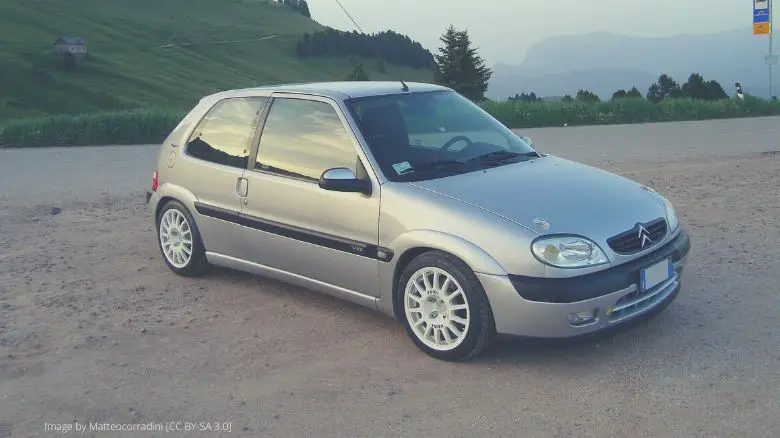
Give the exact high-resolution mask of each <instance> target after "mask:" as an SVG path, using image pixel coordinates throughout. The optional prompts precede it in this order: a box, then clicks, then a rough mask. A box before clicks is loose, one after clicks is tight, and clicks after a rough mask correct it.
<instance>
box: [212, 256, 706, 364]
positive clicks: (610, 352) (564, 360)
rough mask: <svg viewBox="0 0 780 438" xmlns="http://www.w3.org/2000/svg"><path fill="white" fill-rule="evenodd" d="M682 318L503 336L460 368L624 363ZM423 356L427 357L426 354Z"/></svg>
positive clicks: (362, 318)
mask: <svg viewBox="0 0 780 438" xmlns="http://www.w3.org/2000/svg"><path fill="white" fill-rule="evenodd" d="M205 278H206V279H210V280H213V281H218V282H224V281H226V282H229V283H232V284H237V285H242V286H247V287H259V288H260V289H261V290H259V291H258V292H260V293H262V294H268V295H270V296H273V297H282V298H284V299H285V300H287V299H289V301H290V303H295V304H296V305H300V306H302V307H311V308H316V309H318V311H320V312H322V311H326V312H332V313H333V314H334V315H343V314H349V315H350V318H349V320H348V323H349V324H355V323H357V324H366V325H368V326H370V327H372V328H376V329H378V330H392V331H397V334H402V333H403V331H404V329H403V325H402V323H401V322H400V321H395V320H394V319H393V318H390V317H388V316H386V315H384V314H382V313H380V312H377V311H376V310H373V309H370V308H366V307H363V306H361V305H358V304H355V303H351V302H349V301H346V300H342V299H339V298H335V297H331V296H330V295H327V294H323V293H319V292H316V291H311V290H309V289H306V288H302V287H298V286H295V285H290V284H288V283H285V282H283V281H279V280H275V279H272V278H268V277H263V276H258V275H255V274H251V273H246V272H243V271H237V270H233V269H229V268H222V267H216V266H213V267H211V269H210V270H209V272H208V274H206V276H205ZM678 304H680V303H678ZM682 314H686V315H687V318H690V317H691V314H690V312H686V311H684V310H681V309H678V308H676V307H675V306H672V308H667V307H666V306H664V307H662V308H658V309H655V311H651V312H649V313H647V314H645V315H642V316H640V317H638V318H636V319H634V320H631V321H628V322H626V323H624V324H621V325H619V326H616V327H613V328H610V329H608V330H605V331H600V332H596V333H594V334H588V335H583V336H579V337H576V338H565V339H547V338H524V337H519V336H508V335H499V336H497V337H496V339H495V342H494V343H493V344H492V345H491V347H490V348H488V349H487V350H485V351H484V352H483V354H481V355H480V356H478V357H476V358H474V359H471V360H469V361H467V362H463V363H462V364H463V365H466V366H475V367H485V366H488V367H490V366H495V365H498V364H501V365H512V364H514V365H531V366H540V367H541V366H555V365H562V366H567V367H568V366H571V363H572V362H573V361H582V362H588V363H590V364H591V365H592V364H594V363H596V364H598V363H605V362H609V361H613V360H624V359H625V355H626V351H627V350H636V349H637V348H641V346H642V345H653V344H658V343H664V342H667V341H668V339H667V337H668V336H670V333H672V334H671V336H673V332H674V331H673V330H672V331H669V330H662V329H661V327H675V326H681V325H689V324H695V321H688V320H685V321H683V320H682V318H681V315H682ZM404 336H405V334H404ZM406 348H407V347H404V349H406ZM408 348H409V349H410V351H411V350H415V348H414V347H413V344H412V343H411V340H409V346H408ZM419 353H420V354H421V355H424V353H422V352H419Z"/></svg>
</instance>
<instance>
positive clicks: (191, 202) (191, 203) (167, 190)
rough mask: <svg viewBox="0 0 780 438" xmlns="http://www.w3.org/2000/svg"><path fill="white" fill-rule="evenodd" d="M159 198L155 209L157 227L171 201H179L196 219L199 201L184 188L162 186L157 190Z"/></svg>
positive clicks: (172, 185)
mask: <svg viewBox="0 0 780 438" xmlns="http://www.w3.org/2000/svg"><path fill="white" fill-rule="evenodd" d="M157 197H158V201H157V205H156V206H155V208H154V221H155V226H156V224H157V220H158V219H159V218H160V212H161V211H162V208H163V207H164V206H165V204H167V203H168V201H171V200H173V201H179V202H181V203H182V204H184V206H185V207H186V208H187V210H189V213H190V215H191V216H192V217H193V219H195V213H196V212H197V210H195V201H197V197H195V194H193V193H192V192H190V191H189V190H187V189H185V188H184V187H181V186H178V185H174V184H170V183H165V184H162V185H160V187H158V188H157Z"/></svg>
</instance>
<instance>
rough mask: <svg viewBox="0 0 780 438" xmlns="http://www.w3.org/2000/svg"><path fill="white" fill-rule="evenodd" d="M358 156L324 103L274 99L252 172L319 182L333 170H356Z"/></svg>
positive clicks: (332, 113) (338, 121)
mask: <svg viewBox="0 0 780 438" xmlns="http://www.w3.org/2000/svg"><path fill="white" fill-rule="evenodd" d="M356 165H357V153H356V152H355V147H354V145H353V143H352V141H351V140H350V139H349V135H347V131H346V129H345V128H344V125H343V124H342V123H341V119H339V116H338V114H337V113H336V110H335V109H333V107H332V106H330V105H328V104H327V103H324V102H317V101H313V100H300V99H276V100H274V102H273V103H272V104H271V111H270V112H269V113H268V119H267V120H266V122H265V127H264V128H263V133H262V135H261V137H260V146H259V148H258V152H257V162H256V163H255V169H261V170H266V171H270V172H275V173H279V174H282V175H290V176H295V177H298V178H305V179H311V180H319V178H320V175H322V172H324V171H325V170H327V169H330V168H333V167H346V168H348V169H351V170H352V171H353V172H355V171H356V169H355V166H356Z"/></svg>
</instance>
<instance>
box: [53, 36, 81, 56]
mask: <svg viewBox="0 0 780 438" xmlns="http://www.w3.org/2000/svg"><path fill="white" fill-rule="evenodd" d="M54 53H56V54H57V55H64V54H66V53H70V54H72V55H75V56H85V55H86V54H87V43H86V42H84V39H83V38H81V37H69V36H61V37H59V38H57V40H56V41H54Z"/></svg>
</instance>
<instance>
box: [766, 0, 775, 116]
mask: <svg viewBox="0 0 780 438" xmlns="http://www.w3.org/2000/svg"><path fill="white" fill-rule="evenodd" d="M774 18H775V14H773V13H772V0H769V56H768V57H767V64H769V100H770V101H771V100H772V96H773V94H772V64H774V63H775V62H776V61H777V58H775V57H774V55H773V54H772V39H773V37H774V34H775V30H774V29H773V27H774V26H773V24H774Z"/></svg>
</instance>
